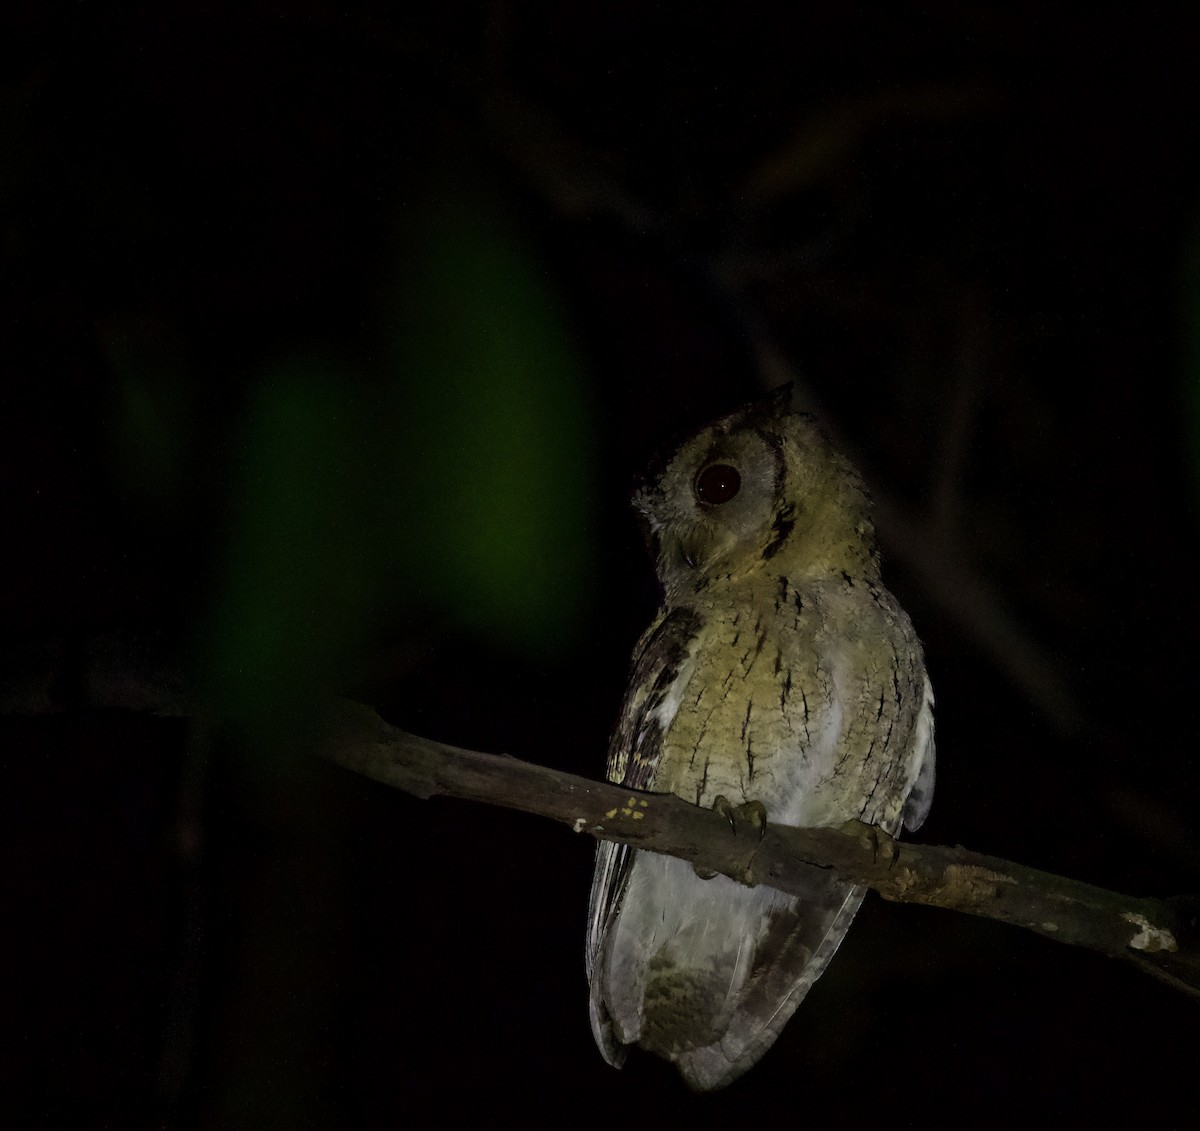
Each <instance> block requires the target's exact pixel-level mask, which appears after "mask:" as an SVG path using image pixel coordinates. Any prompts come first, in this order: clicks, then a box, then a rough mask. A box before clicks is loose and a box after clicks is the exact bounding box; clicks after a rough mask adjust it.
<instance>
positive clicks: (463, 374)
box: [0, 0, 1200, 1128]
mask: <svg viewBox="0 0 1200 1131" xmlns="http://www.w3.org/2000/svg"><path fill="white" fill-rule="evenodd" d="M410 8H411V9H412V10H411V11H410V10H408V9H410ZM777 8H778V6H777V5H767V4H762V3H758V2H756V0H752V2H749V3H741V4H736V5H735V4H724V5H706V6H702V7H700V8H699V9H697V8H696V7H695V6H688V7H685V6H672V5H666V6H664V5H657V4H649V3H631V2H624V0H622V2H617V3H610V4H603V5H586V6H583V5H566V4H549V3H528V4H518V3H504V2H496V3H491V4H458V3H443V4H438V5H421V4H416V5H411V6H404V5H386V4H380V3H374V2H364V3H360V4H357V5H353V6H350V5H346V6H342V5H333V4H329V3H323V2H322V0H315V2H310V3H297V4H294V5H288V6H280V7H274V6H271V5H267V4H259V3H242V4H236V5H235V4H225V5H221V4H215V5H214V4H205V5H201V4H191V3H175V4H170V3H169V4H158V5H142V6H139V5H132V4H131V5H105V6H104V9H105V11H104V15H103V18H101V17H100V16H99V15H98V14H95V13H93V14H87V13H85V12H81V11H79V10H76V9H72V11H71V14H70V15H69V16H68V15H66V14H63V13H61V12H60V13H54V12H53V11H52V10H51V9H49V8H43V7H40V6H35V5H14V6H11V10H6V12H5V14H4V16H3V17H2V22H0V42H2V43H3V46H2V47H0V57H2V58H3V63H4V65H3V67H2V68H0V76H2V77H0V221H2V224H3V227H2V231H0V299H2V309H3V315H2V316H0V373H2V375H3V381H2V383H0V472H2V475H3V485H4V490H3V492H0V530H2V531H3V544H4V549H3V551H0V570H2V571H3V572H2V576H0V617H2V620H0V624H2V626H3V634H4V639H3V642H2V646H0V697H2V700H3V706H4V711H5V713H4V714H3V715H2V716H0V775H2V777H3V782H2V785H0V830H2V832H0V836H2V837H3V860H4V865H3V869H2V870H0V908H3V912H2V916H3V938H4V952H5V954H6V959H7V960H6V961H5V962H4V963H3V967H2V973H0V1002H2V1003H3V1005H2V1007H0V1016H2V1017H3V1023H2V1024H0V1042H2V1043H0V1069H2V1070H3V1074H4V1076H3V1079H4V1084H3V1101H2V1104H3V1108H4V1109H9V1108H11V1110H12V1111H13V1112H14V1113H16V1114H17V1115H18V1118H17V1119H16V1120H15V1121H14V1120H12V1119H9V1118H6V1119H5V1122H6V1123H8V1124H11V1125H12V1126H71V1127H111V1128H124V1127H135V1128H136V1127H164V1126H166V1127H181V1128H258V1127H264V1128H290V1127H297V1128H299V1127H312V1128H385V1127H395V1126H398V1125H402V1124H407V1125H410V1126H417V1127H420V1126H446V1125H448V1124H455V1123H459V1122H465V1121H470V1122H472V1123H475V1124H479V1125H484V1126H488V1125H491V1124H493V1123H514V1124H517V1125H520V1126H533V1127H540V1126H551V1125H554V1126H563V1125H570V1126H578V1127H597V1128H600V1127H604V1128H613V1127H624V1128H642V1127H652V1126H653V1127H660V1126H667V1125H669V1126H683V1125H685V1121H686V1125H687V1126H695V1127H708V1126H720V1127H723V1128H729V1127H730V1126H731V1125H752V1126H755V1127H763V1128H766V1127H770V1126H773V1125H776V1124H779V1125H784V1124H785V1121H786V1123H787V1124H791V1123H796V1122H799V1123H802V1124H804V1125H805V1126H808V1125H810V1124H812V1123H814V1122H815V1121H828V1122H830V1123H834V1122H836V1125H837V1126H839V1127H878V1126H881V1125H883V1126H900V1127H930V1126H932V1127H938V1126H956V1127H961V1126H968V1127H992V1126H995V1127H1010V1126H1012V1125H1013V1123H1014V1122H1015V1121H1018V1120H1020V1121H1023V1122H1028V1121H1041V1122H1049V1121H1054V1122H1057V1123H1058V1124H1059V1125H1062V1126H1068V1127H1074V1126H1094V1125H1098V1124H1100V1123H1106V1124H1117V1123H1121V1122H1126V1121H1128V1120H1131V1119H1136V1120H1137V1121H1138V1122H1139V1123H1142V1124H1146V1125H1157V1126H1161V1127H1168V1128H1169V1127H1184V1126H1189V1125H1191V1124H1192V1122H1193V1121H1194V1119H1195V1115H1196V1098H1195V1097H1196V1091H1195V1079H1194V1074H1195V1065H1196V1054H1197V1050H1198V1042H1200V1009H1198V1007H1197V1004H1196V1002H1195V1000H1193V999H1189V998H1188V997H1186V996H1184V995H1183V994H1181V993H1179V992H1176V991H1174V990H1172V989H1170V988H1168V987H1167V986H1165V985H1163V984H1161V983H1159V982H1157V981H1154V980H1152V979H1150V978H1148V977H1147V976H1146V975H1144V974H1142V973H1140V972H1138V971H1136V970H1134V969H1133V968H1132V967H1130V966H1126V965H1123V964H1118V963H1116V962H1114V961H1111V960H1108V959H1104V958H1101V957H1098V956H1096V955H1094V954H1091V953H1086V952H1083V951H1076V950H1071V949H1069V948H1066V947H1062V946H1056V945H1054V944H1053V943H1051V942H1048V941H1046V940H1044V939H1042V938H1038V937H1035V936H1032V935H1028V934H1025V933H1022V932H1020V931H1017V930H1016V929H1013V928H1008V927H1004V926H1000V925H996V924H991V923H987V922H984V921H982V920H973V919H969V918H966V917H964V916H960V915H955V914H952V913H949V912H942V911H935V910H929V909H925V908H920V907H907V906H898V905H893V904H887V903H885V902H884V901H882V900H881V899H879V898H877V897H874V896H868V898H867V901H866V903H865V904H864V907H863V910H862V912H861V913H860V915H859V917H858V919H857V920H856V922H855V925H854V927H853V929H852V930H851V932H850V933H849V935H848V936H847V939H846V942H845V943H844V945H843V947H842V949H841V951H840V952H839V954H838V955H837V957H836V959H835V960H834V961H833V963H832V964H831V965H830V967H829V970H828V972H827V973H826V975H825V976H824V977H823V978H822V980H821V981H820V982H819V983H818V984H817V985H816V987H815V988H814V989H813V991H812V992H811V993H810V995H809V997H808V998H807V999H806V1000H805V1002H804V1003H803V1005H802V1006H801V1008H800V1009H799V1010H798V1011H797V1013H796V1015H795V1016H794V1018H793V1019H792V1021H791V1022H790V1023H789V1024H788V1026H787V1028H786V1029H785V1031H784V1033H783V1035H782V1037H781V1038H780V1039H779V1041H778V1042H777V1043H776V1045H775V1047H774V1048H773V1049H772V1050H771V1051H770V1052H769V1053H768V1054H767V1055H766V1057H765V1058H764V1059H763V1060H762V1061H761V1063H760V1064H759V1065H757V1066H756V1067H755V1068H754V1069H753V1070H752V1071H751V1072H749V1073H748V1074H747V1075H746V1076H745V1077H743V1078H742V1079H741V1080H739V1081H738V1082H737V1083H736V1084H734V1085H733V1086H732V1087H730V1088H729V1089H727V1090H725V1091H723V1092H720V1093H717V1094H714V1095H710V1096H705V1097H700V1096H694V1095H692V1094H691V1093H689V1092H688V1091H687V1089H686V1088H685V1087H684V1085H683V1084H682V1083H681V1082H680V1081H679V1080H678V1078H677V1076H676V1075H675V1074H674V1072H673V1070H672V1069H670V1068H669V1067H668V1066H666V1065H664V1064H661V1063H659V1062H657V1061H654V1060H652V1059H651V1058H649V1057H646V1056H636V1055H634V1056H631V1058H630V1061H629V1063H628V1064H627V1066H626V1068H625V1069H624V1070H623V1071H621V1072H620V1073H618V1072H615V1071H613V1070H612V1069H610V1068H609V1067H607V1066H606V1065H605V1064H604V1062H603V1060H602V1059H601V1057H600V1054H599V1052H598V1051H597V1050H596V1049H595V1047H594V1046H593V1043H592V1038H591V1033H590V1030H589V1027H588V1020H587V987H586V984H585V980H584V974H583V940H584V915H585V911H586V906H587V895H588V886H589V882H590V875H591V862H592V852H593V849H592V845H591V843H590V842H588V841H587V840H586V839H585V838H582V837H579V836H575V835H573V834H572V833H571V832H570V831H568V830H566V829H565V828H563V827H562V826H558V825H554V824H552V823H550V822H548V821H544V820H539V819H536V818H533V817H528V816H523V815H519V814H514V813H509V812H505V811H501V810H499V809H493V808H489V807H486V806H483V805H477V804H466V803H461V802H454V801H450V800H433V801H425V802H423V801H418V800H416V799H414V798H410V797H407V796H404V795H402V794H400V793H398V792H396V791H393V790H389V789H387V788H386V787H383V786H379V785H376V784H373V783H371V782H368V781H366V780H361V779H358V778H356V777H354V776H353V775H352V774H349V773H347V772H345V771H342V770H339V769H336V768H334V767H331V766H326V765H324V764H320V763H318V762H317V761H316V759H315V758H314V757H313V756H312V754H311V749H310V744H309V743H308V738H309V736H310V733H311V720H312V712H311V707H312V703H313V702H314V701H316V699H317V697H318V696H319V695H321V694H323V693H327V692H332V693H335V694H343V695H349V696H351V697H354V698H357V699H360V700H362V701H364V702H367V703H370V704H371V705H373V706H374V707H375V708H377V709H378V710H379V711H380V712H381V713H382V714H383V715H384V717H385V718H387V719H388V720H389V721H391V722H393V723H395V724H397V725H399V726H402V727H404V728H405V729H408V730H410V731H413V732H416V733H419V734H422V735H426V736H428V737H431V738H435V739H439V740H442V741H445V742H450V743H456V744H460V745H464V746H468V747H471V748H473V749H478V750H486V751H492V752H498V753H499V752H503V753H508V754H512V755H515V756H517V757H520V758H525V759H528V760H530V761H533V762H539V763H543V764H547V765H551V766H555V767H559V768H562V769H567V770H570V771H573V772H575V773H580V774H584V775H588V776H592V777H599V776H602V774H603V766H604V753H605V748H606V743H607V736H608V732H609V730H610V729H611V727H612V724H613V721H614V719H615V716H616V713H617V710H618V706H619V703H620V697H621V693H622V689H623V686H624V681H625V677H626V671H627V663H628V657H629V653H630V649H631V648H632V645H633V643H634V641H635V640H636V638H637V636H638V634H639V633H640V631H641V629H642V628H643V627H644V626H645V625H646V624H647V623H648V621H649V619H650V618H651V616H652V615H653V612H654V608H655V604H656V601H657V591H656V586H655V580H654V576H653V570H652V566H651V563H650V561H649V559H648V557H647V555H646V552H645V548H644V546H643V545H642V542H641V536H640V533H639V530H638V528H637V525H636V523H635V522H634V519H633V516H632V514H631V512H630V510H629V507H628V501H629V497H630V492H631V489H632V485H633V483H634V481H635V477H636V476H637V474H638V473H639V472H640V471H641V470H642V469H643V468H644V467H645V466H646V464H647V463H648V461H649V460H650V458H651V457H652V455H653V454H654V453H655V451H656V450H658V449H660V448H661V447H662V446H663V445H667V444H670V443H671V441H672V440H673V439H675V438H678V437H680V436H682V435H686V434H687V433H688V432H689V431H690V430H692V429H694V428H695V427H697V426H698V425H700V424H702V423H704V422H705V421H707V420H708V419H711V418H712V417H714V416H716V415H718V414H721V413H723V412H726V411H728V410H730V409H732V408H734V407H735V406H737V405H739V404H741V403H743V402H745V401H747V400H749V399H751V398H754V397H756V396H760V395H761V394H762V393H763V392H764V391H765V390H766V389H768V388H770V387H773V386H774V385H777V384H779V383H782V382H784V381H792V382H794V384H795V388H796V397H797V399H798V401H799V402H800V403H802V404H804V405H805V406H806V407H807V408H808V409H809V410H810V411H813V412H815V413H816V414H817V415H818V417H819V418H820V419H821V420H822V422H823V423H824V425H825V426H826V428H827V429H828V430H829V431H830V433H831V434H832V435H833V436H835V437H836V438H837V441H838V443H839V444H841V445H842V446H843V447H844V448H845V449H846V450H847V451H848V452H849V453H850V454H851V455H852V457H853V458H854V460H855V462H856V463H857V464H858V466H859V467H860V468H861V470H862V472H863V474H864V476H865V478H866V479H867V482H868V484H869V486H870V487H871V489H872V492H873V494H874V496H875V498H876V501H877V504H878V507H879V527H880V536H881V543H882V550H883V555H884V577H885V580H886V581H887V583H888V585H889V587H890V588H892V590H893V591H894V592H895V593H896V595H897V596H898V597H899V599H900V601H901V602H902V604H903V605H904V606H905V608H906V609H907V610H908V611H909V613H910V615H911V617H912V620H913V623H914V625H915V626H916V629H917V632H918V634H919V635H920V637H921V639H922V641H923V642H924V645H925V649H926V660H927V665H928V669H929V672H930V676H931V679H932V681H933V686H934V690H935V693H936V696H937V716H936V717H937V728H938V729H937V736H938V761H939V781H938V789H937V794H936V796H935V799H934V804H933V811H932V815H931V817H930V819H929V821H928V823H927V824H926V825H925V827H924V828H923V829H922V830H921V831H920V833H919V834H918V838H919V839H921V840H924V841H928V842H931V843H949V844H963V845H965V846H967V847H969V848H972V849H976V850H978V851H982V852H987V853H990V854H993V855H997V856H1002V857H1007V858H1009V859H1013V860H1017V861H1020V862H1021V863H1025V864H1029V865H1032V866H1035V867H1039V868H1042V869H1045V870H1049V871H1054V872H1059V873H1061V874H1064V875H1069V876H1072V877H1076V878H1078V879H1082V880H1086V881H1089V882H1091V883H1095V884H1098V885H1101V886H1104V887H1108V888H1112V889H1115V890H1120V891H1127V892H1131V893H1135V894H1146V895H1174V894H1184V893H1197V892H1200V850H1198V849H1197V832H1196V828H1195V819H1194V815H1193V809H1194V806H1193V804H1192V802H1191V799H1192V798H1193V797H1195V796H1196V793H1197V790H1200V757H1198V755H1197V748H1198V742H1197V736H1196V725H1195V716H1194V714H1193V710H1194V706H1195V704H1196V702H1197V699H1198V697H1200V677H1198V672H1200V665H1198V663H1197V659H1196V655H1195V648H1196V645H1195V642H1196V640H1197V639H1198V638H1200V597H1198V596H1197V587H1196V583H1195V579H1196V577H1197V571H1198V567H1200V555H1198V553H1197V550H1196V545H1197V543H1200V539H1197V533H1198V531H1197V516H1198V502H1200V162H1198V160H1197V158H1198V157H1200V142H1198V138H1197V132H1196V125H1195V123H1196V111H1197V107H1198V106H1200V75H1198V72H1197V68H1196V64H1195V60H1196V58H1197V47H1198V46H1200V44H1198V43H1197V41H1196V37H1195V35H1194V34H1193V33H1192V32H1191V31H1190V27H1189V26H1188V25H1189V23H1190V21H1185V20H1184V18H1183V17H1182V16H1180V17H1179V20H1178V22H1176V18H1175V17H1174V16H1169V15H1167V14H1165V12H1161V13H1159V14H1157V15H1155V14H1149V13H1147V12H1146V11H1144V10H1135V9H1132V8H1130V9H1128V10H1126V11H1124V12H1122V13H1118V12H1117V11H1115V10H1112V11H1106V10H1104V9H1103V8H1100V9H1096V10H1089V11H1086V12H1081V13H1079V14H1068V13H1067V12H1065V11H1059V10H1048V9H1047V7H1046V6H1045V5H1041V4H1033V3H1026V2H1024V0H1020V2H1018V3H1013V4H1009V5H1006V6H1005V7H1004V8H1003V9H1002V10H1001V9H999V8H997V7H995V6H992V5H987V4H983V3H974V2H970V0H944V2H942V3H936V4H929V5H910V4H878V5H854V6H851V5H819V4H813V5H799V6H795V8H794V10H790V11H787V12H781V11H780V10H777ZM402 12H403V14H401V13H402ZM181 715H186V716H187V717H186V718H185V717H179V716H181Z"/></svg>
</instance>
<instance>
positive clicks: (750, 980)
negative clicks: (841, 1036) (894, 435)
mask: <svg viewBox="0 0 1200 1131" xmlns="http://www.w3.org/2000/svg"><path fill="white" fill-rule="evenodd" d="M788 400H789V397H788V390H783V391H781V392H780V393H777V394H776V395H774V396H772V397H770V398H769V399H767V400H766V401H763V402H759V403H755V404H752V405H749V406H747V407H746V408H743V409H740V410H738V411H737V412H734V413H731V414H730V415H728V416H726V417H723V418H722V419H720V420H718V421H716V422H715V423H714V424H711V425H709V426H708V427H707V428H705V429H703V431H701V432H699V433H698V434H697V435H695V436H693V437H692V438H691V439H690V440H688V441H686V442H685V443H684V444H683V445H682V446H681V447H680V448H679V449H678V451H676V452H675V453H674V454H673V455H671V456H670V458H669V459H667V460H666V462H665V464H663V465H662V466H661V467H659V468H658V469H657V470H655V471H654V472H653V473H651V474H650V475H649V476H648V477H647V480H646V482H645V485H644V486H643V487H642V488H641V489H640V490H639V491H638V492H637V494H636V496H635V498H634V506H635V508H636V509H637V510H638V511H639V512H640V514H641V515H642V517H643V518H644V519H645V523H646V526H647V529H648V535H649V539H650V542H651V545H652V549H653V552H654V554H655V557H656V559H657V568H658V577H659V581H660V582H661V585H662V590H663V604H662V608H661V610H660V611H659V614H658V616H657V617H656V619H655V621H654V623H653V624H651V626H650V627H649V629H647V631H646V632H645V634H644V635H643V636H642V638H641V640H640V641H639V642H638V644H637V647H636V649H635V651H634V656H633V664H632V672H631V676H630V683H629V689H628V691H627V693H626V696H625V703H624V706H623V708H622V712H621V718H620V721H619V723H618V725H617V728H616V732H615V733H614V735H613V738H612V743H611V746H610V749H609V757H608V777H609V780H610V781H613V782H618V783H621V784H623V785H626V786H629V787H631V788H633V789H642V790H650V791H652V792H658V793H674V794H677V795H679V796H680V797H684V798H686V799H687V800H688V801H691V802H694V803H695V804H697V805H704V806H711V805H713V804H714V802H718V799H723V800H721V801H720V802H719V803H720V804H721V805H722V806H725V805H729V806H733V807H740V806H743V805H747V804H748V803H753V802H758V803H761V805H762V806H764V807H765V810H766V818H767V820H768V821H772V822H776V823H779V824H782V825H800V826H817V825H840V824H842V823H843V822H844V821H847V820H850V819H855V820H859V821H864V822H866V823H868V824H873V825H877V826H879V827H880V828H882V829H884V830H886V831H887V832H888V833H889V834H892V835H895V834H896V833H898V832H899V830H900V826H901V824H903V825H904V826H905V827H906V828H908V829H916V828H917V827H919V826H920V824H921V822H922V821H923V820H924V819H925V815H926V813H927V812H928V810H929V803H930V799H931V797H932V793H933V780H934V770H933V761H934V759H933V716H932V705H933V696H932V694H931V693H930V688H929V680H928V678H927V677H926V674H925V666H924V661H923V658H922V655H921V645H920V643H919V642H918V640H917V637H916V634H915V633H914V632H913V628H912V624H911V623H910V622H909V619H908V617H907V616H906V615H905V613H904V610H903V609H901V608H900V606H899V605H898V604H897V602H896V599H895V598H894V597H893V596H892V595H891V593H889V592H888V591H887V590H886V589H885V588H884V587H883V584H882V582H881V581H880V577H879V556H878V552H877V550H876V547H875V533H874V527H873V524H872V520H871V502H870V499H869V498H868V496H867V493H866V490H865V488H864V487H863V484H862V480H861V479H860V478H859V476H858V473H857V472H856V471H855V470H854V468H853V467H851V465H850V464H849V462H848V461H847V460H846V459H845V458H844V457H843V456H841V455H840V454H839V453H838V452H836V451H835V450H834V449H833V448H831V447H830V445H829V443H828V441H827V440H826V439H825V437H824V436H823V435H822V433H821V431H820V430H819V429H818V427H817V426H816V424H815V423H814V422H813V420H812V418H811V417H808V416H804V415H800V414H797V413H792V412H790V411H789V410H788ZM862 897H863V889H862V888H859V887H855V886H853V885H850V884H846V883H842V882H840V881H838V880H837V879H833V878H827V877H825V876H824V875H821V874H818V873H815V872H814V878H813V880H812V882H811V886H810V887H809V890H807V891H806V892H805V893H804V894H803V895H801V896H796V895H788V894H785V893H783V892H779V891H775V890H773V889H771V888H767V887H754V888H751V887H745V886H743V885H741V884H738V883H736V882H735V881H733V880H731V879H729V878H727V877H725V876H722V875H717V876H713V877H711V878H703V877H701V876H700V875H698V874H697V872H696V871H695V870H694V869H693V867H692V865H691V864H689V863H687V862H686V861H683V860H678V859H675V858H674V857H671V856H663V855H659V854H656V853H651V852H641V851H637V850H634V849H630V848H628V847H627V846H625V845H617V844H613V843H611V842H607V841H602V842H601V843H600V845H599V847H598V852H597V857H596V871H595V876H594V878H593V881H592V894H591V908H590V913H589V919H590V922H589V930H588V946H587V968H588V980H589V982H590V985H591V1017H592V1029H593V1032H594V1033H595V1036H596V1042H597V1044H598V1045H599V1046H600V1049H601V1051H602V1052H603V1053H604V1056H605V1058H606V1059H607V1060H608V1061H609V1063H611V1064H613V1065H617V1066H619V1065H620V1063H621V1062H622V1060H623V1059H624V1054H625V1046H627V1045H632V1044H637V1045H641V1046H642V1047H643V1048H645V1049H648V1050H650V1051H651V1052H655V1053H657V1054H659V1055H660V1056H663V1057H666V1058H667V1059H668V1060H670V1061H672V1062H673V1063H674V1064H675V1065H676V1066H677V1067H678V1068H679V1071H680V1072H681V1073H682V1074H683V1076H684V1078H685V1079H686V1080H687V1082H688V1083H689V1084H690V1085H691V1086H692V1087H693V1088H696V1089H698V1090H707V1089H711V1088H719V1087H722V1086H723V1085H725V1084H728V1083H729V1082H730V1081H731V1080H733V1079H735V1078H736V1077H737V1076H739V1075H740V1074H741V1073H743V1072H745V1071H746V1069H747V1068H749V1067H750V1066H751V1065H752V1064H754V1062H755V1061H756V1060H758V1058H759V1057H761V1056H762V1055H763V1053H764V1052H765V1051H766V1050H767V1048H769V1047H770V1045H771V1042H772V1041H774V1040H775V1038H776V1037H777V1036H778V1035H779V1031H780V1029H782V1027H783V1025H784V1023H785V1022H786V1021H787V1019H788V1018H789V1017H790V1016H791V1014H792V1012H793V1011H794V1010H795V1008H796V1006H798V1005H799V1004H800V1002H801V1000H802V999H803V997H804V995H805V994H806V993H807V992H808V990H809V987H810V986H812V984H813V982H815V981H816V980H817V978H819V977H820V976H821V973H822V971H824V969H825V966H826V963H828V962H829V960H830V958H832V957H833V953H834V951H836V950H837V947H838V944H839V943H840V942H841V940H842V937H843V936H844V935H845V933H846V930H847V928H848V927H849V926H850V921H851V920H852V919H853V918H854V914H855V912H856V911H857V910H858V907H859V904H860V903H861V902H862Z"/></svg>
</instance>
